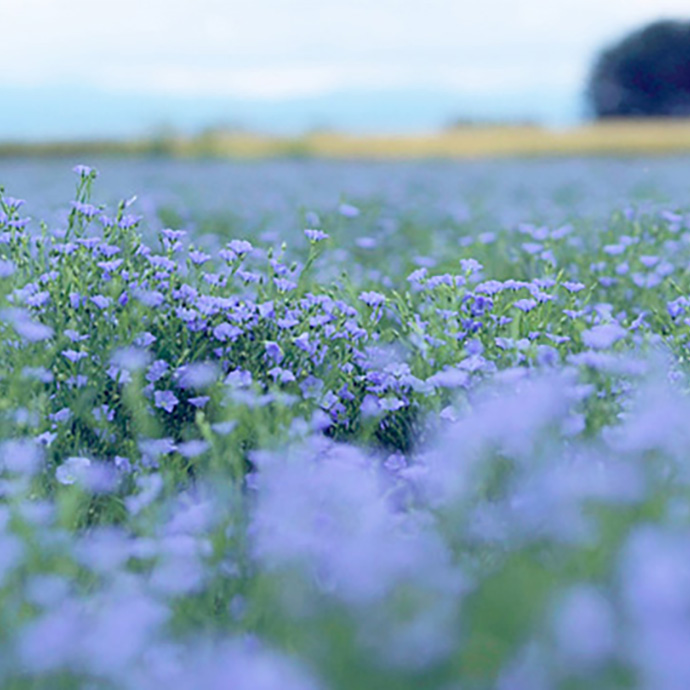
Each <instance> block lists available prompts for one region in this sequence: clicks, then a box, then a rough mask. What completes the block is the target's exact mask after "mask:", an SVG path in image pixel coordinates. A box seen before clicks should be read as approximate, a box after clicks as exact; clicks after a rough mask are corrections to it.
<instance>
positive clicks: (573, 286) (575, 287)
mask: <svg viewBox="0 0 690 690" xmlns="http://www.w3.org/2000/svg"><path fill="white" fill-rule="evenodd" d="M562 285H563V287H564V288H565V289H566V290H567V291H568V292H580V290H584V289H585V284H584V283H575V282H572V281H570V280H565V281H563V283H562Z"/></svg>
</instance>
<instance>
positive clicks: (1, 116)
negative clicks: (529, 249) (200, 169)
mask: <svg viewBox="0 0 690 690" xmlns="http://www.w3.org/2000/svg"><path fill="white" fill-rule="evenodd" d="M688 14H689V7H688V0H606V1H605V2H602V0H522V1H521V2H515V0H481V1H480V2H477V1H475V0H472V1H467V0H462V1H460V2H458V0H424V1H423V2H422V1H419V2H412V1H410V0H377V1H376V2H372V0H347V2H345V1H343V0H338V1H337V2H336V1H334V0H319V1H318V2H317V1H315V0H292V1H285V0H253V2H251V3H247V2H239V1H237V0H231V1H230V2H228V1H227V0H145V1H143V0H115V1H111V0H99V1H98V2H94V1H93V0H0V26H2V28H3V35H2V40H1V41H0V64H2V65H3V67H4V68H3V70H2V72H1V73H0V140H4V141H12V140H24V141H40V140H48V139H75V138H96V137H116V138H117V137H130V136H140V135H147V134H151V133H153V132H156V131H160V130H161V129H164V128H170V129H174V130H177V131H180V132H184V133H192V132H196V131H199V130H200V129H202V128H204V127H206V126H234V127H241V128H247V129H251V130H257V131H261V132H269V133H279V134H296V133H300V132H303V131H306V130H310V129H313V128H325V129H329V128H333V129H339V130H346V131H352V132H357V133H364V132H367V133H370V132H380V133H408V132H409V133H413V132H422V131H429V130H433V129H437V128H439V127H443V126H444V125H446V124H448V123H450V122H452V121H454V120H457V119H470V120H471V119H482V120H492V121H534V122H537V123H542V124H547V125H551V126H562V125H568V124H573V123H576V122H578V121H580V120H581V119H583V118H584V117H586V116H587V113H586V110H585V105H584V99H583V89H584V85H585V81H586V78H587V74H588V71H589V69H590V66H591V63H592V61H593V59H594V57H595V55H596V54H597V52H598V51H599V50H600V49H601V48H602V47H603V46H604V45H606V44H608V43H610V42H611V41H615V40H616V39H618V38H620V37H621V36H622V35H624V34H625V33H626V32H628V31H630V30H631V29H634V28H636V27H638V26H640V25H641V24H644V23H646V22H649V21H652V20H654V19H659V18H680V19H684V18H687V17H688Z"/></svg>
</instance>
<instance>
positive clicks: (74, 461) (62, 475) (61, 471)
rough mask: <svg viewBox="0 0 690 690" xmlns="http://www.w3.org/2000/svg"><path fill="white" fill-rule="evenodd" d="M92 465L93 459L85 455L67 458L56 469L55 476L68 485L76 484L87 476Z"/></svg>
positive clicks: (61, 482)
mask: <svg viewBox="0 0 690 690" xmlns="http://www.w3.org/2000/svg"><path fill="white" fill-rule="evenodd" d="M90 467H91V460H89V458H85V457H80V456H76V457H70V458H67V460H65V461H64V462H63V463H62V464H61V465H59V466H58V468H57V469H56V470H55V478H56V479H57V480H58V482H60V484H64V485H66V486H68V485H70V484H76V483H77V482H80V481H83V480H84V479H85V478H86V474H87V472H88V470H89V468H90Z"/></svg>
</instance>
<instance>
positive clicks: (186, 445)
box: [177, 439, 211, 458]
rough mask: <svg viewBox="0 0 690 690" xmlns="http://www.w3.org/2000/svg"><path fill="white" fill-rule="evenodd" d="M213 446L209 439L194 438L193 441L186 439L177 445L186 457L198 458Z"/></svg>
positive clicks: (178, 449) (181, 453)
mask: <svg viewBox="0 0 690 690" xmlns="http://www.w3.org/2000/svg"><path fill="white" fill-rule="evenodd" d="M210 447H211V446H210V445H209V444H208V442H207V441H201V440H199V439H194V440H192V441H185V442H183V443H180V444H179V445H178V446H177V451H178V452H179V453H180V455H183V456H184V457H185V458H196V457H198V456H199V455H201V454H202V453H205V452H206V451H207V450H208V449H209V448H210Z"/></svg>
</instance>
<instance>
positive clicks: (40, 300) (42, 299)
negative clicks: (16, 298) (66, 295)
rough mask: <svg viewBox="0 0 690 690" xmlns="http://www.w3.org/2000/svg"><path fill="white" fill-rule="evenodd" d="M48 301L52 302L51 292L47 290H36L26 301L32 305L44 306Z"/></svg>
mask: <svg viewBox="0 0 690 690" xmlns="http://www.w3.org/2000/svg"><path fill="white" fill-rule="evenodd" d="M48 302H50V293H49V292H47V291H46V290H43V291H41V292H36V293H35V294H33V295H31V296H30V297H27V298H26V303H27V305H28V306H30V307H44V306H45V305H46V304H48Z"/></svg>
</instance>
